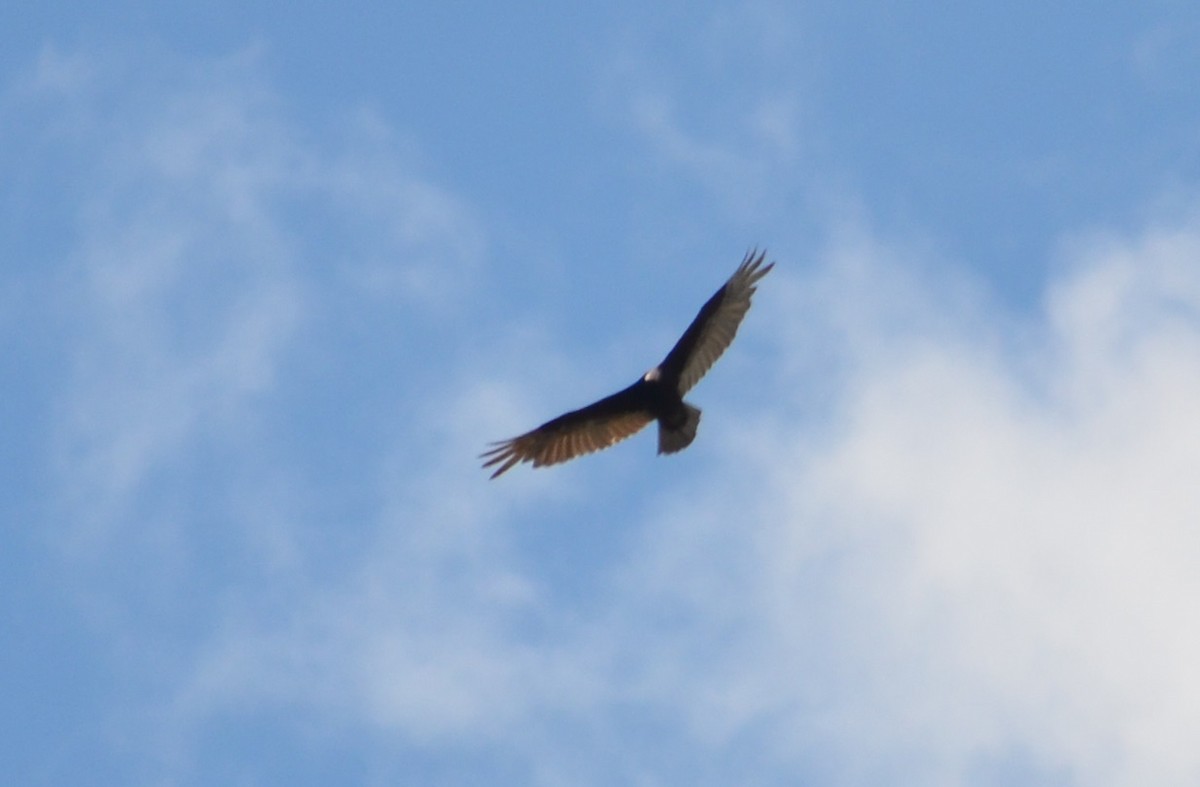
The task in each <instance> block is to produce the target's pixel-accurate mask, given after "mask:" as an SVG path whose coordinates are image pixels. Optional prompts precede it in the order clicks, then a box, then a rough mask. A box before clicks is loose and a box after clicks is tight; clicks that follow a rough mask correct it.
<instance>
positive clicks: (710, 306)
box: [480, 251, 775, 478]
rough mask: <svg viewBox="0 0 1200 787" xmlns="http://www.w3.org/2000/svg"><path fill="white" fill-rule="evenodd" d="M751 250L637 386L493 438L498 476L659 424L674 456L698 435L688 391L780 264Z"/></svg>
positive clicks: (664, 448) (665, 448) (491, 457)
mask: <svg viewBox="0 0 1200 787" xmlns="http://www.w3.org/2000/svg"><path fill="white" fill-rule="evenodd" d="M755 255H756V252H754V251H751V252H750V253H749V254H747V255H746V257H745V259H743V260H742V264H741V265H739V266H738V269H737V270H736V271H734V273H733V275H732V276H730V277H729V281H727V282H725V285H724V286H723V287H721V289H719V290H717V292H716V293H715V294H714V295H713V296H712V297H711V298H709V299H708V302H707V303H705V304H704V306H702V307H701V308H700V313H699V314H697V315H696V318H695V319H694V320H692V324H691V325H689V326H688V329H687V330H686V331H684V334H683V336H682V337H681V338H680V339H679V341H678V342H676V343H675V346H674V347H673V348H671V352H669V353H667V357H666V358H664V359H663V361H662V363H660V364H659V365H658V366H656V367H654V368H653V369H651V370H650V371H648V372H646V374H645V375H643V376H642V378H641V379H640V380H638V381H637V382H635V383H634V384H633V385H631V386H629V387H628V388H626V389H624V390H623V391H617V392H616V393H615V394H613V395H612V396H606V397H605V398H603V399H601V400H600V401H598V402H594V403H592V404H589V405H588V406H587V407H584V408H581V409H579V410H572V411H571V412H569V413H565V414H563V415H560V416H559V417H558V418H555V419H554V420H552V421H547V422H546V423H544V424H542V425H541V426H539V427H538V428H537V429H534V430H533V431H531V432H526V433H525V434H523V435H521V436H520V437H514V438H512V439H511V440H502V441H501V442H498V443H493V444H492V445H493V447H492V448H490V449H488V450H487V451H485V452H484V453H483V454H481V455H480V458H482V459H485V460H486V461H485V462H484V463H483V466H484V467H492V466H493V465H499V467H497V468H496V471H495V472H494V473H492V478H495V477H496V476H498V475H500V474H501V473H503V472H504V471H506V470H508V469H509V468H510V467H512V466H513V465H515V464H517V463H518V462H532V463H533V466H534V467H541V466H542V465H553V464H557V463H559V462H565V461H567V460H568V459H574V458H575V457H577V456H582V455H583V454H588V453H591V452H592V451H599V450H600V449H602V448H608V447H609V446H610V445H612V444H613V443H616V442H619V441H621V440H624V439H625V438H626V437H630V436H632V435H634V434H636V433H637V432H638V431H640V430H641V429H642V428H643V427H644V426H646V425H647V424H649V423H650V422H651V421H658V452H659V453H660V454H673V453H675V452H676V451H681V450H683V449H684V448H687V447H688V446H689V445H690V444H691V442H692V440H694V439H695V438H696V427H697V426H698V425H699V424H700V409H699V408H697V407H693V406H692V405H690V404H688V403H687V402H685V401H683V396H684V394H686V393H687V392H688V391H689V390H691V388H692V386H694V385H695V384H696V383H697V382H699V381H700V378H701V377H703V376H704V373H705V372H707V371H708V370H709V369H710V368H712V365H713V364H714V363H716V361H717V359H718V358H720V357H721V353H723V352H725V350H726V348H728V347H729V344H730V343H731V342H732V341H733V337H734V336H735V335H736V334H737V329H738V326H739V325H741V322H742V318H743V317H745V316H746V312H747V311H748V310H749V309H750V296H752V295H754V290H755V288H756V285H757V284H758V282H759V280H760V279H761V278H762V277H763V276H766V275H767V272H768V271H770V270H771V268H773V267H775V263H773V262H772V263H770V264H769V265H765V266H764V265H763V260H764V259H765V258H766V252H765V251H764V252H762V253H761V254H758V255H757V256H755Z"/></svg>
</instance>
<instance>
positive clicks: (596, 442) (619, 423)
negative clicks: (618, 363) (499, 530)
mask: <svg viewBox="0 0 1200 787" xmlns="http://www.w3.org/2000/svg"><path fill="white" fill-rule="evenodd" d="M645 385H646V383H645V382H644V381H642V380H638V381H637V382H636V383H634V384H633V385H631V386H629V387H628V388H626V389H625V390H623V391H618V392H617V393H615V394H613V395H612V396H607V397H605V398H603V399H601V400H600V401H598V402H594V403H592V404H589V405H588V406H587V407H584V408H581V409H579V410H572V411H571V412H569V413H565V414H563V415H560V416H559V417H558V418H555V419H554V420H553V421H547V422H546V423H544V424H542V425H541V426H539V427H538V428H537V429H534V430H533V431H531V432H526V433H525V434H523V435H521V436H520V437H514V438H512V439H511V440H502V441H500V442H498V443H494V444H493V447H492V448H490V449H488V450H487V451H485V452H483V453H482V454H480V458H481V459H486V460H487V461H485V462H484V463H483V466H484V467H491V466H493V465H500V466H499V467H497V468H496V472H494V473H492V478H495V477H496V476H498V475H500V474H501V473H503V472H504V471H506V470H508V469H509V468H510V467H512V466H513V465H515V464H517V463H518V462H533V466H534V467H541V466H542V465H553V464H558V463H559V462H565V461H567V460H568V459H574V458H575V457H577V456H583V455H584V454H590V453H592V452H593V451H599V450H601V449H602V448H608V447H609V446H610V445H613V444H614V443H617V442H620V441H621V440H624V439H625V438H626V437H631V436H633V435H634V434H637V433H638V432H639V431H640V430H641V429H642V428H643V427H645V426H646V424H648V423H650V422H651V421H653V420H654V416H653V415H651V414H650V411H649V409H648V407H647V406H646V395H645Z"/></svg>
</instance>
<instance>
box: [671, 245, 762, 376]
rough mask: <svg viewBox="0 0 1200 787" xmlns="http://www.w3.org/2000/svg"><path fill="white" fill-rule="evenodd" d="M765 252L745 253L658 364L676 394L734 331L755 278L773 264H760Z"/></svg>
mask: <svg viewBox="0 0 1200 787" xmlns="http://www.w3.org/2000/svg"><path fill="white" fill-rule="evenodd" d="M766 256H767V253H766V251H763V252H762V253H761V254H759V255H758V256H757V257H756V256H755V252H754V251H751V252H750V253H749V254H747V255H746V257H745V259H743V260H742V264H741V265H739V266H738V269H737V270H736V271H734V273H733V275H732V276H730V277H729V281H727V282H725V286H723V287H721V289H719V290H717V292H716V294H714V295H713V296H712V297H711V298H709V299H708V302H707V303H705V304H704V306H702V307H701V308H700V313H699V314H697V315H696V319H694V320H692V324H691V325H689V326H688V329H687V330H686V331H685V332H684V334H683V336H682V337H680V339H679V341H678V342H676V343H675V346H674V347H673V348H672V349H671V352H669V353H667V357H666V358H665V359H663V362H662V363H661V364H659V369H661V370H662V376H663V378H664V379H665V380H677V381H678V382H677V383H676V385H677V387H678V389H679V394H680V396H682V395H683V394H685V393H687V392H688V391H689V390H691V388H692V386H694V385H695V384H696V383H698V382H699V381H700V378H701V377H703V376H704V374H705V372H707V371H708V370H709V369H711V368H712V365H713V364H714V363H716V362H717V359H718V358H720V357H721V353H723V352H725V350H726V348H728V347H729V345H730V343H731V342H732V341H733V337H734V336H735V335H737V329H738V326H739V325H741V324H742V318H743V317H745V316H746V312H747V311H748V310H749V309H750V296H752V295H754V290H755V289H756V286H757V284H758V281H759V279H761V278H762V277H763V276H766V275H767V273H768V272H769V271H770V270H771V268H774V267H775V263H773V262H772V263H770V264H769V265H765V266H764V265H763V260H764V259H765V258H766Z"/></svg>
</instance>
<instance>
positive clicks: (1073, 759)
mask: <svg viewBox="0 0 1200 787" xmlns="http://www.w3.org/2000/svg"><path fill="white" fill-rule="evenodd" d="M1197 244H1200V226H1197V225H1195V224H1191V225H1188V226H1185V227H1181V228H1171V229H1154V230H1150V231H1147V232H1146V233H1145V234H1144V235H1143V236H1141V237H1139V238H1135V239H1130V240H1120V239H1109V240H1107V241H1105V242H1103V243H1099V244H1084V245H1083V247H1082V248H1075V249H1073V250H1072V251H1070V252H1068V255H1067V256H1068V260H1067V266H1066V267H1067V268H1068V269H1069V270H1068V272H1067V273H1066V274H1065V275H1064V276H1063V277H1062V278H1061V279H1059V280H1058V281H1057V282H1056V283H1055V285H1054V286H1053V288H1052V291H1051V294H1050V297H1049V298H1048V302H1047V313H1046V319H1045V322H1044V323H1043V324H1040V325H1039V326H1036V327H1032V328H1029V329H1028V330H1026V331H1022V332H1019V333H1018V335H1015V336H1009V337H1006V339H1007V340H1006V341H995V339H994V338H993V337H990V336H989V335H988V334H989V333H990V332H989V331H981V330H980V328H979V326H978V325H977V324H976V323H975V322H974V321H976V320H980V319H986V318H988V315H987V314H980V313H977V312H974V309H973V308H966V309H964V308H963V307H962V304H961V303H957V304H956V303H954V296H953V295H952V294H950V293H948V292H947V291H946V290H943V289H942V288H941V287H940V286H938V285H937V284H934V283H930V282H925V283H924V284H923V285H921V286H922V287H923V288H924V293H923V297H918V298H913V299H906V298H898V297H897V296H899V295H900V294H901V293H902V292H903V289H900V288H888V289H887V292H888V293H889V296H888V297H889V299H890V304H891V305H890V307H889V308H890V309H891V310H892V311H893V314H892V315H891V316H889V317H888V318H887V319H880V317H881V315H880V314H878V313H874V314H870V315H867V316H866V317H865V318H862V319H857V320H856V322H857V323H858V325H857V330H855V331H854V332H847V331H846V330H844V321H845V319H846V317H845V311H846V309H845V307H844V306H843V305H842V304H841V303H838V302H834V301H830V302H827V303H826V304H825V307H824V309H823V310H815V311H808V312H806V313H805V314H806V317H805V319H802V320H800V321H799V322H800V323H804V322H807V325H808V329H809V330H817V331H818V335H819V336H821V335H823V336H825V338H826V339H827V340H828V341H830V342H833V343H835V346H836V347H837V350H838V351H840V352H844V353H846V356H845V359H844V360H845V364H846V367H845V368H844V369H842V375H843V376H842V382H841V383H840V386H841V391H840V393H839V395H838V396H837V400H836V401H837V404H836V411H835V413H834V418H835V420H834V421H833V423H831V424H826V426H825V427H824V428H823V429H821V430H819V431H817V432H816V433H815V434H814V432H813V431H812V430H811V423H806V424H805V426H804V428H803V429H800V430H797V429H796V428H795V426H793V425H791V424H789V423H788V422H786V421H784V422H776V423H773V424H772V429H771V430H770V431H769V432H763V433H762V434H758V433H756V436H757V437H759V438H761V440H760V441H755V443H754V444H752V445H746V446H744V450H745V452H746V453H747V454H748V456H746V457H743V459H742V461H743V462H752V464H750V466H749V470H748V471H747V473H746V474H745V475H744V476H743V475H742V474H738V475H736V476H735V479H734V480H733V481H729V482H724V483H723V484H722V489H723V490H725V491H723V492H722V493H721V495H730V496H731V497H733V498H735V499H736V500H738V501H740V502H739V503H738V504H737V506H736V507H734V508H732V509H731V508H729V507H727V506H725V505H723V501H722V500H721V499H720V496H718V495H717V494H716V493H713V494H709V495H705V496H704V497H703V498H702V502H700V503H699V504H687V505H684V506H682V509H683V510H682V511H680V512H678V513H677V514H676V515H674V516H672V517H671V519H672V520H684V521H687V522H688V523H689V526H688V527H683V526H679V525H675V526H673V529H672V531H671V534H670V538H669V539H666V543H664V544H663V545H662V546H661V547H660V548H658V549H654V550H653V551H652V554H653V557H652V558H650V560H649V566H648V567H647V568H646V569H645V577H644V581H647V582H648V581H650V580H649V579H648V578H650V577H653V578H654V579H653V582H654V584H655V587H661V586H667V587H670V588H673V589H674V590H672V591H670V593H669V595H672V596H682V598H683V599H684V600H685V601H686V602H688V603H689V604H690V605H691V607H692V613H693V614H694V616H695V617H694V618H693V625H694V626H695V627H697V628H698V629H700V631H703V632H706V633H707V634H708V635H715V633H716V630H717V628H716V625H715V624H717V623H720V624H727V623H729V622H730V621H737V620H738V619H739V617H741V618H742V619H743V622H742V623H741V626H744V627H746V628H748V629H749V631H748V632H747V636H748V637H749V639H748V640H747V641H749V642H753V643H754V646H753V648H751V652H749V653H746V652H743V648H739V647H737V646H735V645H732V644H725V643H723V642H720V641H718V640H716V638H715V636H714V637H713V639H712V640H711V641H710V645H712V646H713V647H715V648H717V650H718V651H722V652H724V654H725V657H726V658H723V659H716V665H715V666H713V667H711V668H709V669H707V670H701V671H699V672H694V673H688V672H686V671H685V672H684V673H683V674H682V675H681V676H680V677H678V678H677V680H678V683H679V687H678V689H679V695H678V696H677V697H675V698H674V700H673V701H675V702H677V703H678V704H679V706H680V707H681V708H690V709H691V711H690V712H691V713H692V714H694V715H693V717H692V718H693V723H694V724H695V725H697V727H711V726H712V724H713V721H712V720H713V719H714V718H722V717H724V718H733V719H744V720H746V721H745V723H747V724H749V723H751V722H752V720H753V719H756V718H758V719H761V718H764V717H766V718H774V719H776V720H777V721H778V723H777V724H774V725H773V730H774V734H776V735H779V736H780V737H779V738H778V739H777V740H776V743H777V744H778V746H779V747H780V750H781V751H787V750H793V751H811V749H812V747H814V746H815V747H816V748H818V749H822V750H826V751H827V752H828V751H836V752H837V754H835V755H828V754H827V755H826V756H834V757H835V758H836V759H838V760H839V761H840V762H841V767H842V770H841V774H842V776H843V778H842V779H835V781H842V782H851V783H853V782H858V781H860V780H861V781H867V782H870V781H874V780H876V779H878V778H880V777H881V776H882V775H883V774H889V781H890V782H891V783H897V782H900V783H970V782H971V781H972V776H973V775H978V772H979V771H980V770H981V769H982V770H986V769H987V768H989V767H1001V766H1002V765H1003V761H1004V757H1006V756H1017V757H1019V758H1024V759H1027V760H1028V761H1029V763H1026V767H1030V768H1033V769H1034V770H1035V771H1040V772H1042V773H1044V774H1059V775H1060V776H1061V774H1063V773H1065V774H1067V775H1068V776H1067V780H1068V781H1072V780H1075V781H1078V783H1084V784H1147V783H1155V784H1187V783H1191V782H1193V781H1194V780H1195V779H1196V777H1197V775H1198V774H1200V757H1198V756H1197V755H1196V753H1195V749H1194V747H1192V746H1191V745H1190V744H1189V743H1188V742H1189V741H1192V740H1195V738H1196V735H1197V734H1198V733H1200V712H1198V711H1197V708H1200V679H1197V677H1196V672H1195V670H1194V669H1193V668H1192V666H1191V665H1193V664H1194V663H1196V660H1197V659H1198V658H1200V624H1198V623H1197V622H1196V620H1195V616H1194V614H1193V609H1192V608H1193V606H1194V605H1193V600H1194V599H1195V598H1197V597H1198V594H1200V572H1198V571H1197V569H1198V568H1200V538H1198V537H1197V536H1196V529H1195V526H1196V521H1197V520H1196V517H1197V514H1200V486H1198V485H1197V484H1196V483H1195V472H1196V468H1197V467H1200V290H1198V289H1197V287H1200V271H1198V270H1197V269H1196V267H1195V265H1194V260H1195V259H1197V254H1196V252H1197V251H1200V247H1198V245H1197ZM877 250H878V249H877ZM834 256H836V255H834ZM860 265H866V266H867V267H868V268H869V269H871V270H874V271H877V272H878V275H879V277H882V278H884V279H888V278H892V277H894V272H892V273H889V271H888V270H887V268H888V263H887V261H886V260H880V259H879V258H878V257H877V258H875V259H874V260H870V261H861V260H860ZM849 274H850V275H849V276H844V277H839V276H837V272H836V271H834V278H835V279H836V280H838V281H839V282H840V284H841V285H843V287H842V288H841V289H840V297H841V298H842V299H845V300H846V301H849V302H857V303H866V304H868V306H867V307H866V308H867V309H868V310H872V309H873V307H872V306H871V305H870V304H872V303H874V302H875V299H876V298H877V295H876V294H875V293H873V292H870V291H866V292H864V291H863V289H862V288H863V284H864V282H865V281H872V280H874V279H875V277H866V278H864V277H863V276H862V275H861V270H852V271H849ZM817 289H818V290H819V291H820V292H822V293H823V294H828V293H829V292H830V291H831V288H829V287H828V286H820V285H817ZM833 289H838V288H833ZM767 297H769V295H768V296H767ZM939 298H946V301H945V302H944V304H943V305H939ZM899 304H906V305H907V308H909V309H912V312H911V313H910V314H908V315H896V314H894V312H895V310H896V307H897V306H898V305H899ZM930 308H934V309H938V308H944V309H945V311H946V313H945V314H943V315H942V316H941V317H939V318H931V317H930V315H929V314H928V313H927V311H926V310H928V309H930ZM947 314H949V315H954V316H953V317H951V318H950V320H949V321H948V320H947V319H946V317H947ZM897 317H900V319H897ZM822 325H823V326H824V331H822V328H821V327H820V326H822ZM864 326H865V327H866V331H865V332H864V331H863V327H864ZM785 336H786V337H787V338H788V339H791V338H793V337H792V335H791V334H785ZM806 344H807V346H809V347H811V346H812V345H811V342H806ZM801 346H805V345H801ZM782 351H783V353H784V354H785V355H786V354H788V353H789V350H788V349H787V348H786V347H785V348H783V349H782ZM820 361H821V359H819V358H818V359H817V362H820ZM810 368H811V367H810ZM792 382H793V383H794V384H795V385H796V386H797V387H798V388H799V387H801V386H804V385H805V384H807V382H808V378H807V377H806V376H804V375H800V376H797V377H796V378H794V379H793V380H792ZM764 444H766V445H769V446H771V447H772V449H773V450H770V451H767V452H765V455H762V453H760V452H761V451H762V445H764ZM755 476H759V477H764V478H769V479H771V483H770V484H769V485H768V486H767V487H766V488H765V489H761V490H756V489H755V487H754V485H753V482H752V481H751V480H750V478H753V477H755ZM729 487H736V490H737V491H736V492H732V491H729V489H728V488H729ZM756 492H758V493H761V494H762V495H764V496H765V498H766V499H765V500H764V501H763V502H761V503H759V504H756V505H755V506H754V507H753V508H752V509H750V510H748V511H747V510H745V508H744V506H745V499H744V497H743V495H746V494H754V493H756ZM714 511H715V512H717V513H713V512H714ZM714 517H715V518H717V519H718V524H717V525H710V526H708V527H705V526H703V523H705V522H710V521H711V520H712V519H713V518H714ZM697 522H698V523H701V527H699V529H693V528H692V527H691V525H692V524H695V523H697ZM712 528H717V534H716V535H715V536H711V537H712V538H713V539H714V540H713V542H712V544H711V546H714V547H716V546H719V547H720V548H712V549H711V550H710V549H709V548H707V547H706V548H704V549H703V550H702V551H701V553H700V554H699V555H696V554H694V553H695V552H696V550H697V549H698V548H697V547H696V545H695V544H696V541H697V539H700V540H706V538H708V537H710V531H711V529H712ZM725 529H727V530H728V532H722V531H723V530H725ZM735 534H738V536H735ZM739 536H740V538H741V539H743V541H744V545H743V546H742V547H740V548H738V547H737V546H736V543H737V538H738V537H739ZM668 545H669V547H670V548H668ZM735 561H740V562H747V561H748V562H749V563H750V564H751V565H752V566H753V570H751V571H745V570H743V571H742V572H741V573H740V574H737V575H733V576H731V575H730V566H731V564H735ZM711 577H717V578H719V580H717V581H715V582H714V581H713V580H711V579H707V578H711ZM710 585H711V586H710ZM718 585H722V586H723V587H720V586H718ZM731 592H732V593H736V594H737V595H736V596H735V598H736V599H737V601H736V603H734V602H731V600H730V595H729V594H730V593H731ZM635 604H636V602H635ZM731 606H733V607H736V609H730V607H731ZM745 619H749V620H752V621H753V623H746V622H745ZM693 636H702V635H701V634H697V633H695V632H693ZM671 655H672V657H678V658H680V660H681V662H683V663H687V662H686V659H685V657H684V656H683V655H682V654H680V653H677V652H672V654H671ZM709 657H710V658H711V654H709ZM694 686H704V687H706V691H705V692H703V693H701V696H702V697H703V696H707V697H708V698H709V700H708V701H701V702H697V701H696V694H697V693H696V692H694V691H692V690H691V689H690V688H689V687H694ZM714 697H716V698H720V700H719V703H718V706H719V707H721V703H724V704H725V705H727V706H728V707H724V710H723V711H722V713H719V714H718V713H715V712H714V708H713V706H712V705H711V700H712V698H714ZM788 730H790V732H786V731H788ZM814 741H817V742H816V743H814ZM1012 753H1015V755H1014V754H1012ZM852 763H859V764H860V765H861V767H862V768H863V770H862V771H856V767H858V766H854V765H852Z"/></svg>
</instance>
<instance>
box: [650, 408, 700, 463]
mask: <svg viewBox="0 0 1200 787" xmlns="http://www.w3.org/2000/svg"><path fill="white" fill-rule="evenodd" d="M683 409H684V411H685V412H686V413H687V417H686V418H685V419H684V420H683V423H681V424H679V425H678V426H667V424H665V423H663V422H662V421H659V422H658V452H659V453H660V454H673V453H675V452H676V451H682V450H683V449H685V448H687V447H688V446H689V445H691V444H692V441H693V440H695V439H696V427H698V426H699V425H700V408H699V407H692V406H691V405H690V404H688V403H687V402H684V403H683Z"/></svg>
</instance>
